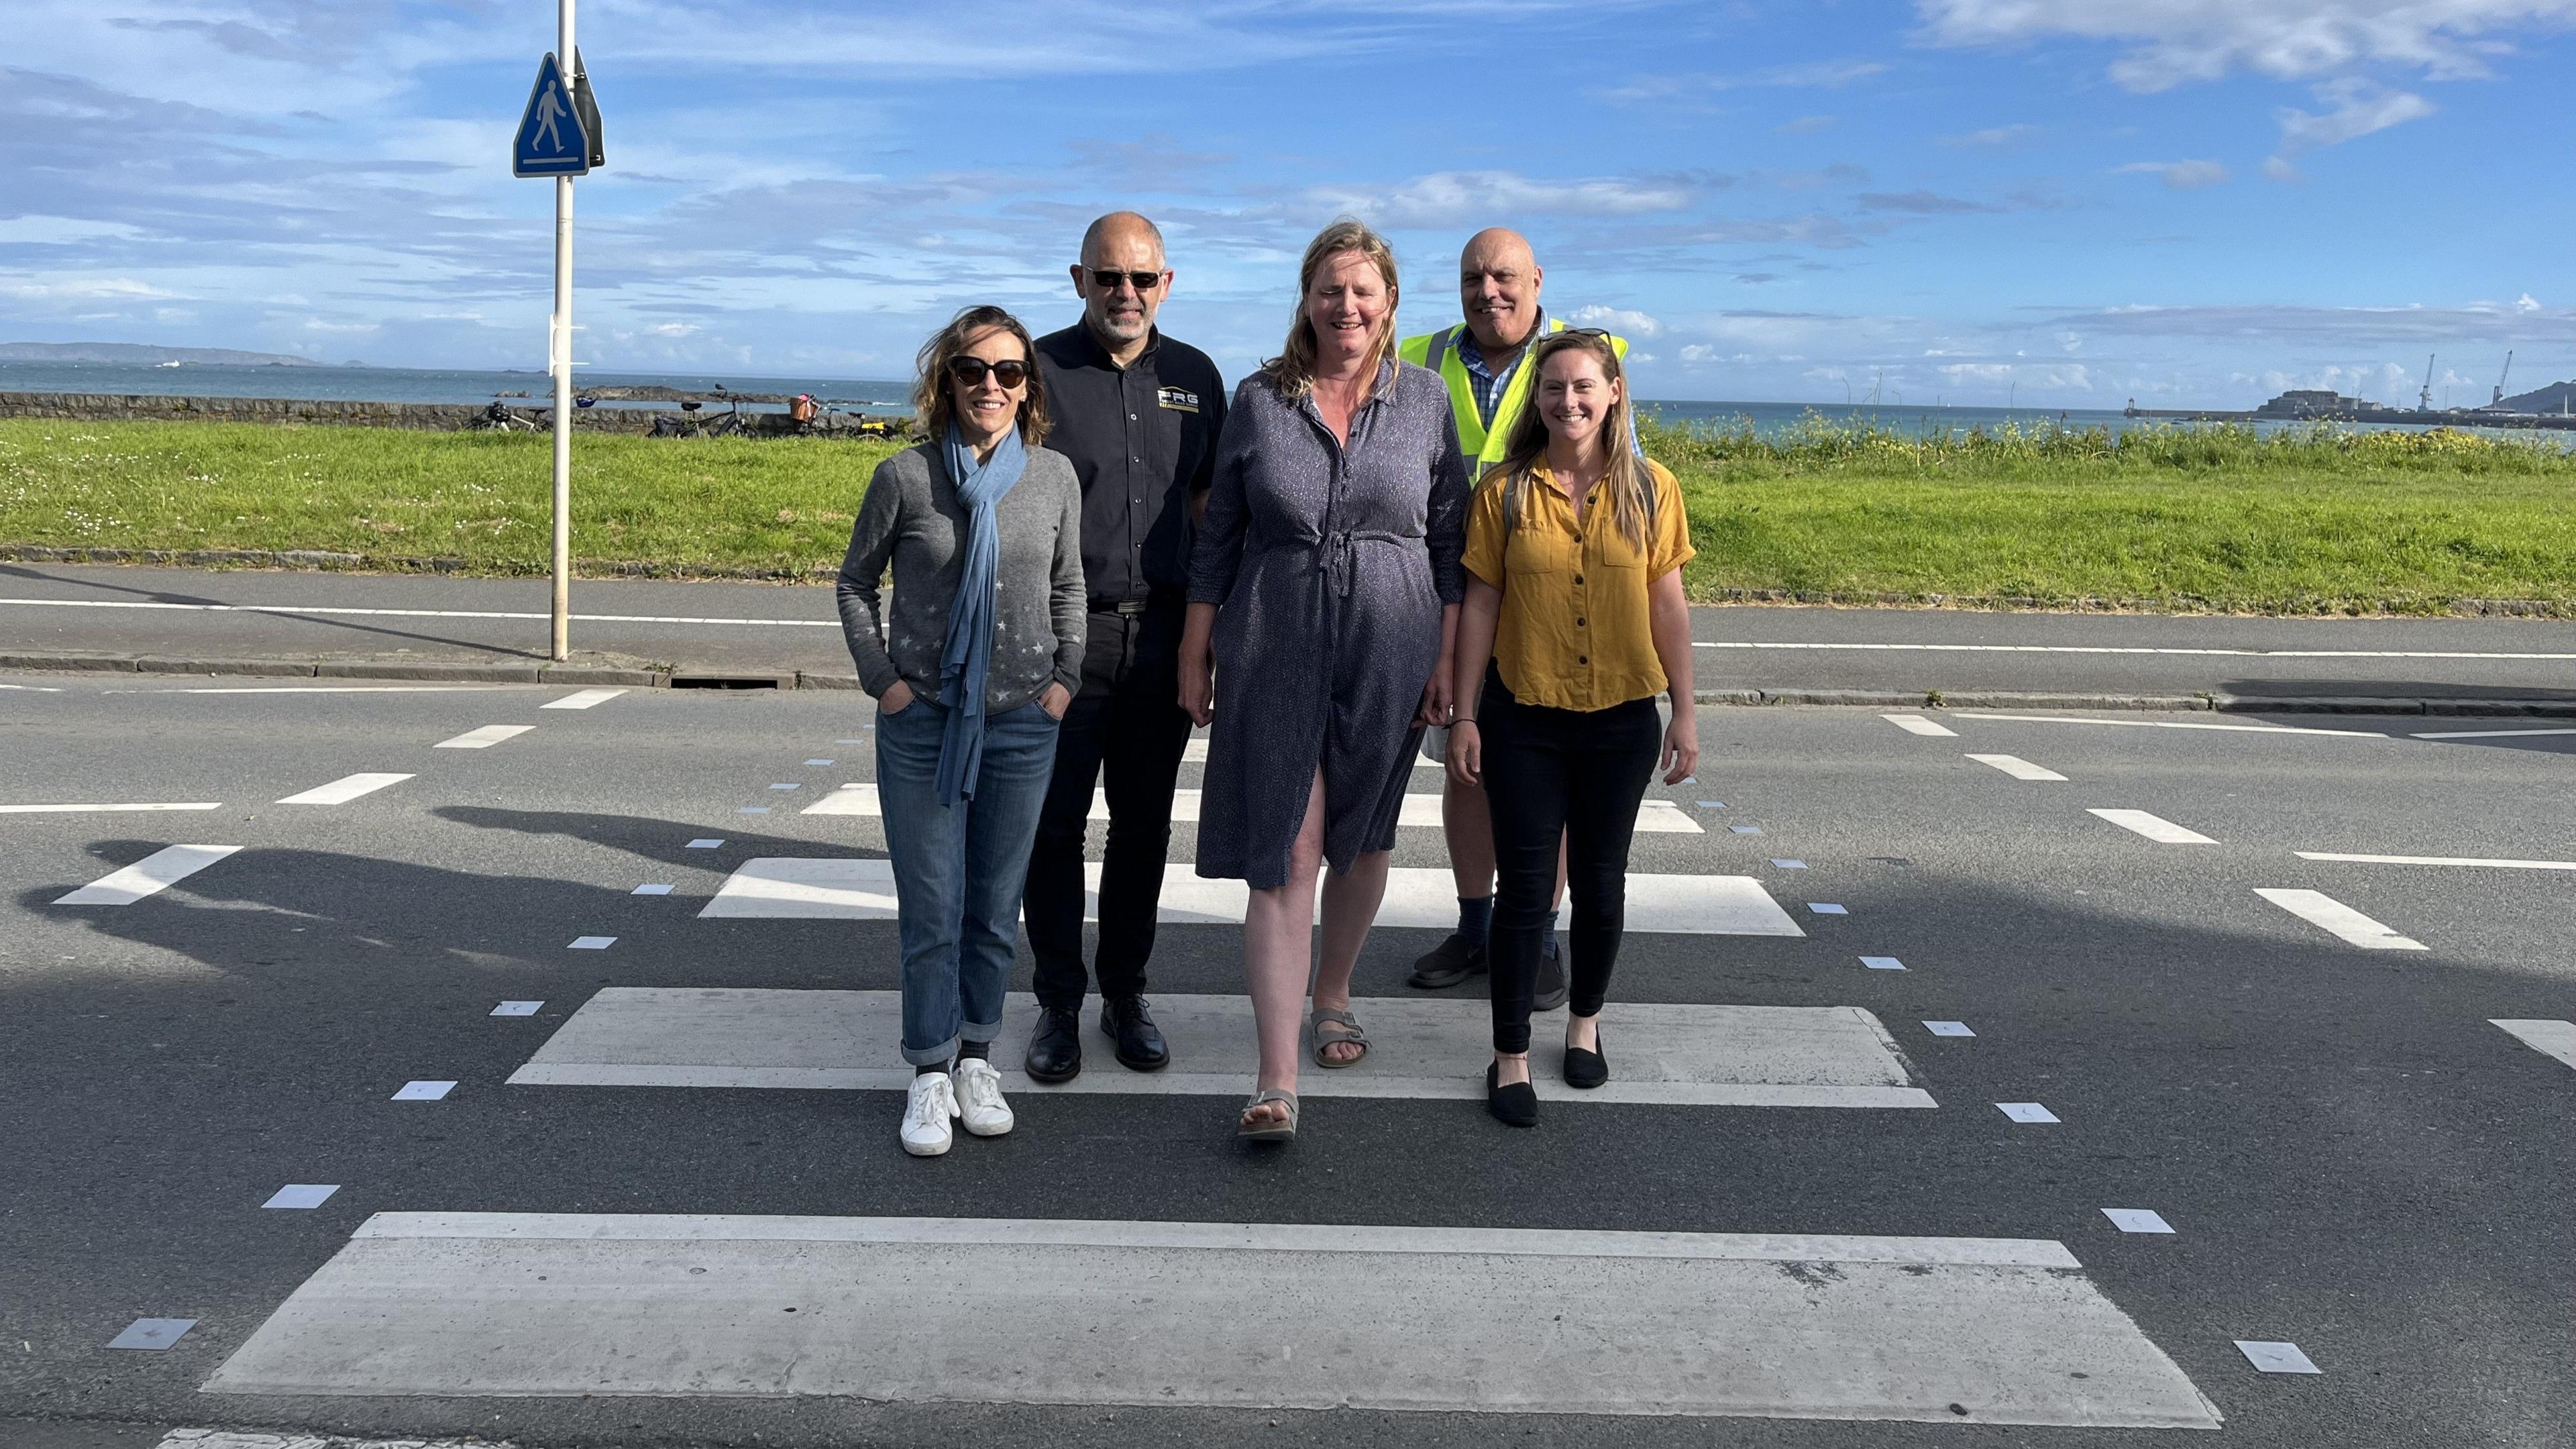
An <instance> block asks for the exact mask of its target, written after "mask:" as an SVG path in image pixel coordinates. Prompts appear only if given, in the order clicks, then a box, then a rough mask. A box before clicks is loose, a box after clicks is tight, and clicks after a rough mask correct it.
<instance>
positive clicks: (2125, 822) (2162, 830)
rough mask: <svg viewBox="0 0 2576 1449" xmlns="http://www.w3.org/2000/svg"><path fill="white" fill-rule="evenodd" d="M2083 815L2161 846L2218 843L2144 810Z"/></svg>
mask: <svg viewBox="0 0 2576 1449" xmlns="http://www.w3.org/2000/svg"><path fill="white" fill-rule="evenodd" d="M2084 813H2085V814H2087V815H2099V816H2101V817H2102V818H2103V819H2105V820H2108V821H2110V822H2111V823H2112V824H2114V825H2117V826H2119V827H2120V828H2121V829H2123V830H2134V831H2136V832H2137V833H2138V834H2140V835H2143V836H2145V837H2146V838H2148V839H2149V840H2153V841H2156V842H2158V843H2159V844H2163V845H2216V844H2217V843H2218V842H2217V841H2215V840H2212V839H2210V838H2209V837H2208V836H2206V835H2203V834H2201V833H2200V832H2199V831H2197V830H2186V829H2184V828H2183V827H2182V826H2179V825H2176V824H2174V823H2173V822H2172V821H2170V820H2167V819H2165V818H2164V817H2163V816H2161V815H2150V814H2148V813H2147V812H2146V811H2144V810H2087V811H2085V812H2084Z"/></svg>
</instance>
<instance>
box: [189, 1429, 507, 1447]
mask: <svg viewBox="0 0 2576 1449" xmlns="http://www.w3.org/2000/svg"><path fill="white" fill-rule="evenodd" d="M153 1449H494V1445H493V1443H492V1441H491V1440H489V1439H349V1438H343V1437H342V1436H340V1435H338V1434H333V1435H331V1436H329V1437H328V1438H322V1437H317V1436H315V1435H312V1434H254V1433H249V1432H247V1431H245V1430H241V1429H173V1430H171V1431H170V1432H169V1433H168V1434H166V1435H163V1436H162V1439H161V1442H160V1443H159V1444H156V1445H154V1446H153Z"/></svg>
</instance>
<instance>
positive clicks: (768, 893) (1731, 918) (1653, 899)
mask: <svg viewBox="0 0 2576 1449" xmlns="http://www.w3.org/2000/svg"><path fill="white" fill-rule="evenodd" d="M1083 879H1084V881H1085V882H1086V888H1087V889H1088V890H1089V891H1091V892H1092V896H1091V899H1090V900H1089V901H1088V902H1087V903H1086V905H1085V908H1084V914H1085V918H1086V919H1093V918H1096V914H1097V911H1098V906H1099V901H1098V892H1099V889H1100V863H1099V862H1098V861H1092V862H1089V863H1087V864H1085V865H1084V866H1083ZM1248 899H1249V892H1248V891H1247V890H1246V888H1245V886H1244V884H1243V882H1242V881H1239V880H1206V879H1203V878H1201V877H1200V876H1199V874H1198V873H1197V871H1196V870H1194V869H1193V868H1192V867H1191V866H1189V865H1187V864H1183V863H1179V862H1175V863H1172V864H1168V865H1166V866H1164V867H1163V904H1162V910H1161V912H1160V913H1159V915H1158V916H1157V919H1158V920H1160V921H1162V922H1163V923H1165V924H1167V925H1168V924H1215V925H1237V926H1239V925H1241V924H1243V909H1244V905H1245V904H1246V902H1247V901H1248ZM1320 909H1321V906H1320V903H1319V904H1318V910H1320ZM698 915H699V916H701V917H713V918H719V919H721V918H735V919H741V918H767V919H790V920H843V921H891V920H893V919H894V918H895V897H894V865H893V863H892V862H890V861H884V860H855V859H846V858H840V857H832V856H764V857H760V858H758V859H754V860H746V861H744V862H743V863H742V865H741V866H740V867H738V868H737V869H736V870H735V871H734V873H733V874H732V875H731V876H730V877H729V878H727V879H726V881H725V883H724V885H723V887H722V888H720V889H719V890H718V891H717V892H716V895H715V898H714V899H713V900H711V901H709V902H707V905H706V908H705V909H704V910H701V911H699V912H698ZM1457 923H1458V883H1457V878H1456V877H1455V876H1453V875H1451V874H1450V872H1449V870H1448V869H1447V868H1446V867H1441V868H1437V869H1430V868H1423V867H1418V866H1398V867H1396V868H1395V869H1393V870H1390V871H1388V872H1387V882H1386V897H1385V900H1384V902H1383V903H1382V904H1381V905H1380V906H1379V908H1378V913H1377V924H1379V925H1380V926H1390V927H1418V928H1436V929H1439V930H1448V929H1450V928H1451V927H1454V926H1455V925H1456V924H1457ZM1627 929H1628V930H1630V931H1632V932H1643V933H1646V934H1650V935H1652V934H1671V935H1717V936H1804V935H1805V934H1806V932H1804V931H1801V930H1799V929H1798V923H1797V922H1796V921H1793V920H1791V919H1790V918H1789V913H1788V912H1787V911H1784V910H1782V909H1780V903H1779V902H1777V901H1775V900H1773V899H1771V896H1770V893H1769V892H1767V891H1765V890H1763V889H1762V885H1761V882H1759V881H1756V880H1754V879H1753V878H1752V877H1750V876H1741V875H1631V876H1629V877H1628V906H1627Z"/></svg>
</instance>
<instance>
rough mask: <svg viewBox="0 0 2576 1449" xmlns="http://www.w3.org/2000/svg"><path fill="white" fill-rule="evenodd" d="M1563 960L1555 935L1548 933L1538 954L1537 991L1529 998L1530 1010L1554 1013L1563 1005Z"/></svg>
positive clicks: (1564, 990) (1564, 991)
mask: <svg viewBox="0 0 2576 1449" xmlns="http://www.w3.org/2000/svg"><path fill="white" fill-rule="evenodd" d="M1565 996H1566V988H1565V958H1564V956H1563V955H1561V954H1559V952H1558V951H1557V946H1556V934H1555V933H1554V932H1552V931H1551V932H1549V933H1548V938H1547V944H1546V945H1544V946H1541V947H1540V948H1539V952H1538V991H1537V992H1536V993H1535V994H1534V995H1532V996H1531V997H1530V1010H1532V1011H1554V1010H1556V1009H1557V1008H1558V1007H1560V1006H1563V1005H1564V1004H1565Z"/></svg>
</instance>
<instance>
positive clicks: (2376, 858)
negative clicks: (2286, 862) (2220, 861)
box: [2299, 850, 2576, 870]
mask: <svg viewBox="0 0 2576 1449" xmlns="http://www.w3.org/2000/svg"><path fill="white" fill-rule="evenodd" d="M2299 859H2301V860H2341V861H2354V862H2358V863H2360V864H2363V865H2477V866H2486V867H2489V868H2491V869H2495V870H2576V860H2481V859H2478V858H2477V857H2474V856H2464V855H2343V854H2338V853H2336V852H2333V851H2326V850H2302V851H2300V852H2299Z"/></svg>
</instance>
